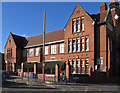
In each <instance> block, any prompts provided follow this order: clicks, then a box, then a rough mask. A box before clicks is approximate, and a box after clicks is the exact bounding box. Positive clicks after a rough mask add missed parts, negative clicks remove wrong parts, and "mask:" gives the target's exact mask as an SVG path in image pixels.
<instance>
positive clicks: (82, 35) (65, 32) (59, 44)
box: [5, 0, 120, 81]
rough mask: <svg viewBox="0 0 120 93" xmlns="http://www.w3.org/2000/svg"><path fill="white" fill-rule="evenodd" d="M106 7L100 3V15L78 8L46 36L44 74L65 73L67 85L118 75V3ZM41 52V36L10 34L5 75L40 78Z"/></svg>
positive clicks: (119, 12)
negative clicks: (74, 80)
mask: <svg viewBox="0 0 120 93" xmlns="http://www.w3.org/2000/svg"><path fill="white" fill-rule="evenodd" d="M109 7H110V8H109V9H108V8H107V4H106V3H101V5H100V12H99V13H95V14H92V15H90V14H89V13H87V12H86V11H85V10H84V9H83V8H82V7H81V6H80V5H79V4H77V6H76V7H75V9H74V11H73V13H72V15H71V16H70V18H69V20H68V22H67V24H66V25H65V27H64V28H63V29H60V30H56V31H52V32H48V33H46V34H45V73H46V74H51V76H52V74H53V75H56V77H57V76H59V75H60V76H61V75H62V74H63V72H65V73H64V74H65V75H66V76H67V80H68V81H69V80H71V77H73V76H79V77H84V76H85V77H86V76H87V77H90V76H94V75H95V73H96V74H97V75H98V76H101V78H104V77H102V76H105V77H109V76H118V75H120V71H119V70H120V46H119V43H120V36H119V35H120V18H119V16H120V6H119V2H115V1H114V0H112V1H111V2H110V4H109ZM42 49H43V35H42V34H40V35H36V36H32V37H28V38H26V37H22V36H18V35H14V34H12V33H10V35H9V37H8V40H7V43H6V45H5V61H6V71H10V72H14V73H19V72H20V73H24V76H26V74H25V73H27V72H28V70H29V72H30V73H34V74H37V75H38V77H39V78H40V76H41V74H42V61H43V60H42ZM56 64H58V65H57V66H56ZM28 68H29V69H28ZM104 73H105V74H104ZM46 79H47V76H46ZM58 80H59V79H58Z"/></svg>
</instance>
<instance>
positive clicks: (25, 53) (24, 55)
mask: <svg viewBox="0 0 120 93" xmlns="http://www.w3.org/2000/svg"><path fill="white" fill-rule="evenodd" d="M23 57H27V50H26V49H23Z"/></svg>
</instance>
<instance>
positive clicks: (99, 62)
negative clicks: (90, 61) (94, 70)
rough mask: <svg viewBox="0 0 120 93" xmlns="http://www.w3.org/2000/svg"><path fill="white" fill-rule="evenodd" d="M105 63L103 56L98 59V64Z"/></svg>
mask: <svg viewBox="0 0 120 93" xmlns="http://www.w3.org/2000/svg"><path fill="white" fill-rule="evenodd" d="M102 64H103V57H101V58H100V59H98V60H97V65H102Z"/></svg>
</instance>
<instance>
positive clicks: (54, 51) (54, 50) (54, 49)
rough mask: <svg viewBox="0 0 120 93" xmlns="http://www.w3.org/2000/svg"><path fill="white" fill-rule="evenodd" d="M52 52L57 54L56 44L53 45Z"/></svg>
mask: <svg viewBox="0 0 120 93" xmlns="http://www.w3.org/2000/svg"><path fill="white" fill-rule="evenodd" d="M51 54H56V45H51Z"/></svg>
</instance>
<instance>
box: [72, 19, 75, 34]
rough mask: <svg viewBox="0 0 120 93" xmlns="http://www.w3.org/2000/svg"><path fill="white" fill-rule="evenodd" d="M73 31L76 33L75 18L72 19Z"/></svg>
mask: <svg viewBox="0 0 120 93" xmlns="http://www.w3.org/2000/svg"><path fill="white" fill-rule="evenodd" d="M72 32H73V33H75V19H74V20H73V21H72Z"/></svg>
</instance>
